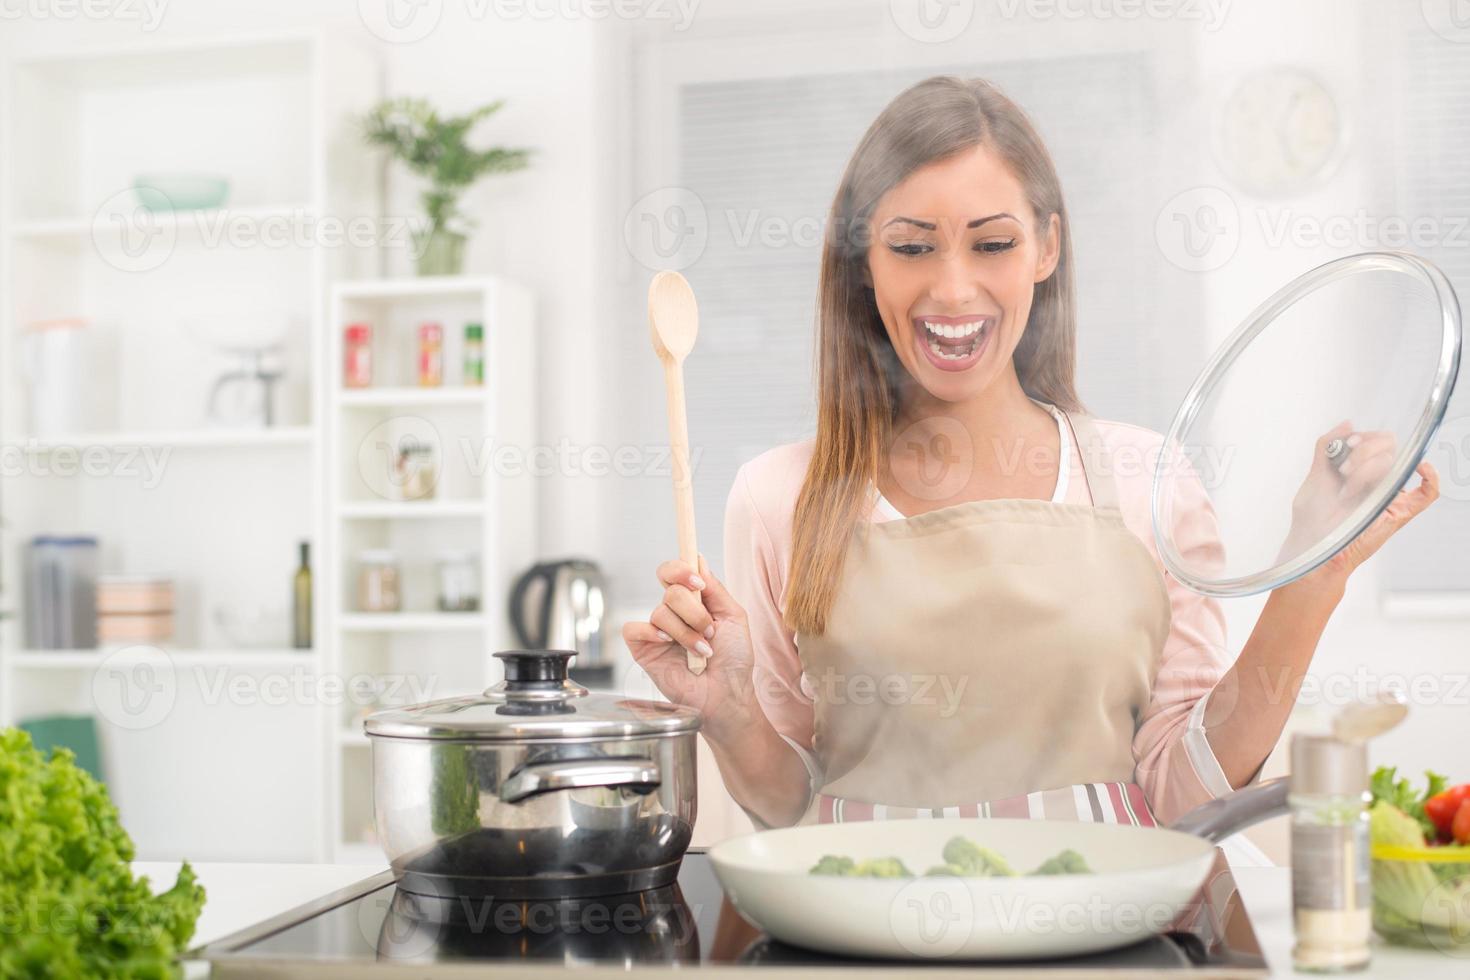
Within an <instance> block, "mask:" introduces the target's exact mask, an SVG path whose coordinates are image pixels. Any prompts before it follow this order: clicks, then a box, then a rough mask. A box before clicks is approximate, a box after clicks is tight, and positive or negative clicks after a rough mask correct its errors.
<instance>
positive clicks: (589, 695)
mask: <svg viewBox="0 0 1470 980" xmlns="http://www.w3.org/2000/svg"><path fill="white" fill-rule="evenodd" d="M495 656H496V658H497V659H500V660H502V662H503V663H504V665H505V680H502V681H501V682H499V683H497V684H494V685H492V686H491V687H490V688H488V689H487V690H485V691H484V692H482V693H480V694H472V695H461V696H459V697H452V698H443V699H440V700H437V701H429V702H426V703H423V704H418V705H408V706H406V707H403V708H389V709H385V710H383V711H379V712H375V713H374V714H372V715H369V716H368V717H367V718H366V719H364V722H363V730H364V731H365V732H366V733H367V734H368V735H370V736H378V737H386V738H401V739H429V740H448V741H457V742H497V743H507V742H512V743H514V742H596V741H605V740H626V739H633V738H646V737H659V736H666V735H679V734H683V733H685V732H693V731H697V730H698V729H699V726H700V721H701V715H700V713H699V712H698V711H697V710H696V709H694V708H690V707H687V706H684V705H678V704H674V703H672V702H668V701H641V700H638V699H636V698H626V697H620V696H618V695H615V694H609V693H601V692H591V691H588V690H587V689H586V688H585V687H583V686H581V685H580V684H578V683H576V682H575V681H574V680H572V679H571V678H570V677H568V674H567V667H568V664H569V661H570V660H571V659H572V658H573V657H575V656H576V653H575V652H574V651H569V650H503V651H500V652H498V653H496V654H495ZM558 703H560V704H564V705H566V706H567V708H568V710H567V711H565V712H560V713H559V712H556V711H555V710H554V706H555V705H556V704H558ZM512 704H515V705H522V706H524V708H523V710H524V711H525V713H522V714H515V713H512V714H506V713H502V712H503V710H504V709H505V707H506V706H508V705H512Z"/></svg>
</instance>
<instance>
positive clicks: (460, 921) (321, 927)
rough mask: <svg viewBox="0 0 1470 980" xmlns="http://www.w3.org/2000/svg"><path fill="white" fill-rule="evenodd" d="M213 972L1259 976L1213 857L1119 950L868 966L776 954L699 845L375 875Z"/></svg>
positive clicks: (209, 955)
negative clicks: (662, 853)
mask: <svg viewBox="0 0 1470 980" xmlns="http://www.w3.org/2000/svg"><path fill="white" fill-rule="evenodd" d="M199 955H200V956H201V957H202V958H203V959H205V960H208V961H209V962H210V964H211V966H212V974H213V976H215V977H220V978H225V980H229V978H234V977H261V976H269V977H281V978H290V977H304V978H305V977H310V978H318V977H357V976H362V975H364V974H366V975H369V976H403V977H425V978H435V977H468V976H483V975H486V974H491V975H493V974H496V973H500V974H503V975H507V976H509V975H517V976H520V975H527V974H531V975H535V974H536V973H540V972H543V971H549V970H550V969H553V968H555V969H563V970H565V969H573V970H576V971H578V975H579V976H585V977H592V976H597V975H602V974H606V975H609V976H610V975H612V974H614V973H617V974H619V975H626V974H627V973H629V972H642V973H647V974H666V973H667V972H668V971H669V970H671V969H715V970H720V969H724V970H747V969H748V970H756V971H763V972H762V973H761V975H762V976H766V977H773V978H774V977H779V976H782V975H783V974H795V973H797V972H800V973H801V974H802V975H803V976H811V975H813V974H823V975H834V976H835V973H831V972H830V971H834V970H840V971H841V972H842V973H843V975H846V976H851V975H857V976H859V977H888V976H892V977H908V976H912V975H914V974H916V973H923V974H925V975H928V976H934V977H941V976H945V975H947V974H956V975H958V974H959V973H964V974H966V975H971V976H973V975H975V974H977V973H979V974H985V975H989V976H1005V975H1024V976H1028V977H1035V976H1038V975H1046V976H1088V975H1099V974H1112V975H1114V976H1134V975H1137V974H1146V975H1148V976H1160V977H1161V976H1169V975H1171V974H1172V975H1177V976H1187V977H1227V976H1228V977H1259V976H1266V975H1267V973H1268V969H1267V965H1266V961H1265V958H1264V956H1263V955H1262V953H1261V948H1260V944H1259V943H1258V941H1257V939H1256V935H1255V931H1254V930H1253V929H1252V928H1251V923H1250V919H1249V918H1248V917H1247V916H1246V912H1245V906H1244V904H1243V903H1242V902H1241V899H1240V895H1239V892H1238V891H1237V890H1236V887H1235V879H1234V877H1233V875H1231V873H1230V867H1229V865H1228V863H1227V862H1226V860H1225V856H1224V854H1223V853H1222V852H1221V851H1220V850H1219V848H1216V850H1215V865H1214V867H1213V869H1212V870H1211V872H1210V876H1209V878H1208V879H1207V880H1206V882H1205V884H1204V885H1203V886H1202V887H1201V889H1200V893H1199V894H1198V895H1197V896H1196V898H1195V899H1194V901H1193V902H1191V903H1190V906H1189V912H1188V913H1187V914H1186V915H1184V916H1181V918H1180V919H1179V920H1177V921H1176V922H1175V923H1174V924H1173V926H1172V928H1171V929H1170V930H1169V931H1167V932H1165V933H1163V934H1161V935H1158V936H1154V937H1151V938H1149V939H1146V940H1144V941H1142V942H1138V943H1135V944H1133V945H1131V946H1127V947H1124V948H1122V949H1116V950H1111V951H1108V952H1106V953H1096V954H1091V955H1086V956H1070V957H1063V958H1057V959H1045V960H987V961H979V962H977V961H954V960H937V959H936V960H901V961H899V960H873V959H850V958H844V957H840V956H832V955H829V954H826V953H819V952H814V951H809V950H805V949H800V948H797V947H794V946H789V945H787V944H785V943H782V942H779V941H778V940H776V939H773V938H772V937H770V936H768V935H766V934H764V933H763V932H761V930H759V929H758V928H756V927H755V926H753V925H751V924H750V923H749V922H748V921H747V920H746V919H744V918H743V917H742V916H741V915H740V914H739V913H738V912H736V911H735V908H734V906H733V905H731V904H730V902H729V901H728V900H727V899H726V898H725V896H724V893H723V892H722V890H721V889H720V883H719V881H718V879H716V877H715V874H714V870H713V868H712V867H711V865H710V861H709V856H708V855H707V853H706V849H705V848H691V849H690V850H689V852H688V853H687V854H686V855H685V857H684V861H683V863H682V865H681V866H680V870H679V877H678V880H677V881H676V882H675V883H674V884H672V885H669V886H667V887H664V888H656V889H651V890H649V891H644V892H635V893H630V894H626V895H612V896H600V897H597V898H581V899H530V900H499V901H492V900H488V899H474V900H459V901H455V900H445V899H435V900H430V899H424V898H422V897H420V896H416V895H414V894H413V893H411V892H407V891H403V890H400V889H399V888H397V886H396V885H395V883H394V879H393V873H392V872H391V871H383V872H380V873H379V874H376V875H374V876H372V877H370V878H367V879H365V880H363V881H361V882H358V883H357V884H355V885H351V886H349V887H347V888H344V889H341V890H340V891H337V892H334V893H332V894H330V895H326V896H323V897H322V898H320V899H318V900H316V901H314V902H311V903H308V904H307V905H304V906H301V907H300V908H296V909H293V910H291V911H289V912H286V913H283V914H282V915H279V916H276V917H275V918H272V919H270V920H267V921H265V922H262V923H260V924H259V925H256V926H253V927H251V928H249V929H246V930H243V931H241V932H238V933H236V934H234V935H232V936H227V937H225V938H223V939H220V940H218V941H216V942H214V943H211V944H209V945H208V946H206V947H205V948H204V949H203V950H202V951H201V953H200V954H199Z"/></svg>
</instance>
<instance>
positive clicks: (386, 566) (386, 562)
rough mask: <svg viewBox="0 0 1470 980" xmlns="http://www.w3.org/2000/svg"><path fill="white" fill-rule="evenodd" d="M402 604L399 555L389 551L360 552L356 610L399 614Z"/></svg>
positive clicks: (358, 556) (358, 557)
mask: <svg viewBox="0 0 1470 980" xmlns="http://www.w3.org/2000/svg"><path fill="white" fill-rule="evenodd" d="M402 602H403V594H402V590H401V588H400V585H399V574H398V555H397V553H396V552H393V551H388V550H386V549H377V550H372V551H362V552H359V553H358V555H357V608H358V609H359V610H361V611H362V612H397V611H398V610H399V608H400V607H401V606H402Z"/></svg>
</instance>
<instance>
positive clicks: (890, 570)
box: [623, 78, 1438, 826]
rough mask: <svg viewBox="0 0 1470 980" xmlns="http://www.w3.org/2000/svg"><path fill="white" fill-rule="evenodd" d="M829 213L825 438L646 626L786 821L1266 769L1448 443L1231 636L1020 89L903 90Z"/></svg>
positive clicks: (1044, 804) (824, 290)
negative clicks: (1252, 624)
mask: <svg viewBox="0 0 1470 980" xmlns="http://www.w3.org/2000/svg"><path fill="white" fill-rule="evenodd" d="M830 228H831V230H832V232H833V234H831V235H829V237H828V241H827V243H826V247H825V248H824V251H823V256H822V272H821V285H820V299H819V310H820V313H819V323H818V331H819V370H818V375H819V377H818V387H819V392H818V397H819V414H818V422H817V435H816V438H815V440H812V441H808V442H804V443H799V444H795V445H788V446H781V447H778V448H776V449H773V450H771V451H769V452H767V453H765V454H764V455H762V456H760V457H758V458H756V459H754V460H752V461H750V462H749V463H747V464H745V466H743V467H742V468H741V470H740V472H739V474H738V475H737V476H736V480H735V485H734V487H733V489H732V490H731V492H730V499H729V505H728V511H727V516H726V529H725V534H726V538H725V556H726V561H727V563H728V584H726V583H722V582H721V581H720V580H719V579H718V578H716V577H715V576H714V575H713V574H712V572H711V570H710V569H709V567H708V566H707V565H706V564H705V563H704V562H703V561H702V560H701V562H700V567H699V568H698V569H697V570H696V569H693V568H690V567H688V565H686V564H683V563H680V562H677V561H670V562H665V563H664V564H662V565H660V566H659V569H658V577H659V581H660V583H661V584H662V585H663V586H664V588H665V592H664V598H663V602H662V603H661V604H660V605H659V606H658V608H656V609H655V610H653V612H652V614H651V615H650V616H649V619H648V621H647V622H634V623H629V624H627V625H626V626H625V627H624V629H623V636H624V638H625V640H626V641H627V642H628V645H629V648H630V649H631V651H632V653H633V656H634V657H635V658H636V659H637V661H638V662H639V663H640V664H641V665H642V666H643V667H644V668H645V669H646V670H647V671H648V672H649V674H650V675H651V676H652V677H653V680H654V682H655V683H656V684H657V685H658V687H659V688H660V690H662V691H663V693H664V694H665V695H666V696H667V697H668V698H669V699H670V700H672V701H676V702H679V703H684V704H690V705H693V706H695V707H698V708H700V709H701V710H702V711H703V712H704V716H705V724H704V729H703V731H704V734H705V736H706V738H707V739H708V741H709V744H710V746H711V748H712V749H713V752H714V756H715V759H716V760H717V762H718V764H719V767H720V771H721V774H722V776H723V777H724V780H725V784H726V786H727V788H728V789H729V791H730V793H731V794H732V796H733V797H734V798H735V800H736V801H737V802H738V803H739V804H740V805H741V806H742V807H743V808H744V809H745V811H746V812H747V813H748V814H749V815H750V816H751V817H752V818H753V819H754V820H755V821H756V822H757V823H758V824H760V825H763V826H782V825H789V824H793V823H797V822H815V821H834V820H843V819H872V818H883V817H921V816H932V815H947V814H961V815H975V814H984V815H993V816H1022V817H1024V816H1033V817H1052V818H1062V819H1093V820H1116V821H1120V822H1133V823H1140V824H1152V823H1154V822H1155V821H1158V822H1160V823H1169V822H1171V821H1173V820H1174V819H1175V818H1176V817H1178V816H1179V815H1180V814H1182V813H1183V812H1185V811H1187V810H1189V809H1192V808H1193V807H1194V806H1196V805H1198V804H1200V803H1202V802H1205V801H1206V800H1208V799H1210V798H1212V797H1214V796H1218V795H1221V794H1223V793H1226V792H1229V791H1230V790H1231V789H1233V788H1237V787H1240V786H1242V785H1245V784H1246V783H1248V782H1250V781H1252V780H1253V779H1254V778H1255V777H1256V776H1257V775H1258V773H1259V770H1260V767H1261V764H1262V763H1263V762H1264V761H1265V759H1266V757H1267V755H1268V754H1269V753H1270V751H1271V749H1272V747H1273V746H1274V745H1275V744H1276V741H1277V738H1278V737H1279V735H1280V734H1281V730H1282V727H1283V726H1284V724H1285V722H1286V718H1287V714H1288V712H1289V711H1290V709H1291V706H1292V703H1293V702H1294V700H1295V696H1296V693H1297V691H1298V690H1299V687H1300V683H1301V680H1302V678H1303V677H1304V676H1305V674H1306V671H1307V666H1308V664H1309V663H1310V661H1311V658H1312V654H1313V651H1314V650H1315V647H1316V644H1317V641H1318V639H1319V637H1320V636H1321V633H1322V630H1323V627H1324V626H1325V624H1326V622H1327V619H1328V617H1329V615H1330V614H1331V613H1332V611H1333V609H1334V607H1335V606H1336V605H1337V603H1338V601H1339V600H1340V599H1341V597H1342V595H1343V592H1344V588H1345V583H1346V580H1347V577H1348V575H1349V573H1350V572H1351V571H1352V570H1353V569H1354V568H1355V567H1357V566H1358V565H1359V564H1361V563H1362V562H1363V561H1364V560H1365V559H1366V558H1368V557H1369V556H1370V555H1371V554H1372V553H1373V552H1375V551H1376V550H1377V549H1378V547H1379V546H1381V545H1382V543H1383V542H1384V541H1385V540H1386V539H1387V538H1388V537H1389V536H1390V535H1392V534H1393V533H1394V532H1395V531H1396V530H1397V529H1398V528H1400V527H1402V526H1403V525H1404V524H1405V523H1406V522H1407V521H1408V520H1410V519H1411V518H1412V517H1413V516H1415V515H1416V514H1418V513H1419V512H1421V511H1422V510H1423V509H1424V508H1425V507H1427V506H1428V505H1429V504H1430V503H1432V502H1433V501H1434V499H1436V497H1437V496H1438V476H1437V474H1436V473H1435V472H1434V470H1433V468H1432V467H1431V466H1429V465H1428V464H1427V463H1426V464H1421V466H1420V467H1419V474H1420V483H1419V485H1418V486H1417V487H1416V488H1415V489H1414V490H1413V491H1412V492H1411V491H1408V490H1405V491H1403V492H1401V493H1400V494H1399V497H1398V499H1397V500H1395V501H1394V502H1393V503H1392V505H1391V506H1390V507H1389V508H1388V509H1387V511H1386V512H1385V513H1384V514H1382V515H1381V516H1380V518H1379V519H1378V520H1377V521H1376V522H1375V523H1374V524H1373V525H1372V526H1370V527H1369V528H1368V529H1367V530H1366V531H1364V532H1363V533H1362V534H1361V535H1359V536H1358V538H1357V539H1356V540H1354V541H1353V542H1352V543H1351V544H1350V545H1349V546H1348V547H1347V548H1346V549H1344V550H1343V551H1342V552H1340V553H1339V554H1338V555H1337V556H1336V557H1334V558H1333V559H1332V560H1331V561H1330V562H1328V563H1326V564H1324V565H1322V566H1321V567H1319V568H1318V569H1316V570H1315V571H1313V572H1312V573H1311V574H1309V575H1306V576H1304V577H1302V578H1299V579H1297V580H1296V581H1295V582H1293V583H1291V584H1289V585H1287V586H1283V587H1282V588H1278V589H1276V590H1275V591H1274V592H1273V593H1272V594H1271V596H1270V597H1269V600H1268V601H1267V603H1266V605H1265V608H1264V610H1263V611H1262V613H1261V617H1260V620H1259V622H1258V623H1257V625H1256V628H1255V630H1254V632H1253V633H1252V634H1251V637H1250V640H1249V641H1248V642H1247V643H1246V645H1245V648H1244V649H1243V650H1242V651H1241V653H1240V655H1239V657H1238V659H1237V660H1236V662H1235V664H1234V665H1233V666H1231V665H1230V662H1229V661H1230V658H1229V656H1228V654H1227V651H1226V646H1225V628H1224V619H1223V616H1222V613H1221V609H1220V606H1219V604H1218V602H1216V601H1214V600H1212V599H1209V598H1207V597H1204V596H1201V595H1198V594H1196V593H1193V592H1190V591H1189V590H1187V589H1185V588H1184V587H1183V586H1182V585H1180V584H1179V583H1178V582H1177V581H1175V580H1174V579H1173V578H1172V577H1169V576H1167V575H1166V574H1165V573H1164V572H1163V568H1162V564H1161V563H1160V561H1159V560H1158V557H1157V554H1156V552H1155V550H1154V543H1153V536H1152V531H1151V525H1150V513H1149V493H1150V479H1151V472H1152V470H1151V467H1150V466H1149V465H1146V464H1147V462H1148V461H1149V460H1150V458H1151V457H1150V455H1149V454H1150V451H1154V450H1157V449H1158V447H1159V446H1160V444H1161V443H1162V438H1161V437H1160V436H1159V435H1158V434H1157V433H1154V432H1150V431H1148V430H1145V429H1141V428H1138V427H1136V426H1132V425H1126V424H1123V423H1118V422H1106V421H1102V420H1098V419H1093V418H1090V417H1089V416H1088V415H1086V414H1085V413H1084V411H1083V410H1082V407H1081V405H1080V403H1079V401H1078V399H1077V395H1076V393H1075V391H1074V388H1073V374H1074V370H1073V369H1074V360H1075V332H1076V325H1075V311H1074V306H1073V285H1072V268H1071V261H1072V260H1071V242H1070V232H1069V229H1068V225H1067V212H1066V208H1065V205H1064V203H1063V200H1062V192H1061V187H1060V184H1059V183H1058V180H1057V176H1056V172H1055V169H1054V167H1053V165H1052V162H1051V160H1050V157H1049V155H1048V153H1047V151H1046V149H1045V147H1044V146H1043V144H1042V142H1041V140H1040V138H1039V137H1038V135H1037V133H1036V131H1035V130H1034V129H1033V128H1032V126H1031V124H1030V122H1029V121H1028V120H1027V118H1026V116H1025V115H1024V114H1023V113H1022V112H1021V110H1020V109H1019V108H1018V107H1017V106H1016V105H1014V104H1013V103H1012V102H1010V101H1009V100H1008V99H1007V98H1005V96H1003V95H1002V94H1001V93H1000V92H998V91H997V90H996V89H995V88H994V87H992V86H991V85H989V84H987V83H986V82H984V81H980V80H969V81H964V80H960V79H955V78H933V79H929V80H928V81H925V82H922V83H920V84H918V85H916V86H914V87H913V88H911V89H909V90H908V91H906V92H904V93H902V94H901V95H899V96H898V97H897V98H896V99H895V100H894V101H893V102H892V103H891V104H890V105H889V106H888V107H887V108H886V109H885V110H884V111H883V113H882V114H881V115H880V116H879V117H878V119H877V120H876V121H875V122H874V123H873V125H872V127H871V128H870V129H869V130H868V132H867V134H866V135H865V136H864V137H863V140H862V142H861V144H860V145H859V146H858V148H857V151H856V152H855V153H854V155H853V157H852V160H851V161H850V162H849V164H848V167H847V170H846V172H845V174H844V175H843V178H842V183H841V186H840V187H839V188H838V191H837V197H836V200H835V202H834V204H833V207H832V213H831V221H830ZM1349 432H1350V429H1349V428H1348V427H1346V426H1344V427H1339V428H1338V429H1335V430H1334V431H1333V432H1331V433H1329V434H1328V435H1327V436H1326V437H1324V444H1325V439H1327V438H1337V437H1338V436H1344V437H1346V436H1347V435H1348V434H1349ZM1387 439H1388V437H1387V435H1386V434H1382V435H1380V434H1375V433H1359V434H1355V436H1354V438H1351V439H1349V440H1348V442H1349V444H1350V445H1351V446H1353V448H1352V450H1351V452H1352V454H1353V457H1354V459H1353V461H1352V462H1350V463H1347V464H1344V465H1343V467H1342V469H1341V470H1340V471H1339V472H1341V473H1353V467H1356V473H1353V475H1351V476H1347V477H1343V476H1337V477H1334V478H1335V479H1339V480H1342V481H1343V482H1345V483H1346V484H1350V485H1352V486H1353V487H1355V488H1361V487H1362V486H1365V485H1367V483H1366V481H1370V480H1372V479H1374V474H1375V473H1376V474H1378V475H1381V474H1382V472H1383V469H1382V465H1383V463H1384V462H1385V461H1386V459H1387V458H1391V455H1392V453H1391V448H1392V447H1391V442H1387V441H1386V440H1387ZM1192 486H1193V487H1195V488H1196V489H1197V493H1196V494H1195V497H1194V499H1193V500H1190V501H1186V502H1185V504H1184V505H1183V506H1181V507H1179V508H1177V511H1178V513H1179V514H1180V516H1179V524H1178V526H1176V527H1175V529H1174V536H1175V540H1176V542H1178V544H1179V547H1180V548H1181V550H1182V551H1184V552H1185V553H1186V554H1187V555H1189V556H1190V557H1191V558H1192V559H1194V560H1205V561H1207V560H1210V558H1211V556H1212V555H1217V554H1219V553H1220V545H1219V542H1218V538H1217V536H1216V533H1215V522H1214V517H1213V512H1212V510H1211V508H1210V505H1209V501H1208V498H1207V497H1206V496H1205V493H1204V490H1203V487H1202V486H1201V485H1200V484H1199V482H1198V481H1194V483H1193V484H1192ZM1333 491H1334V495H1335V493H1336V491H1337V488H1336V487H1333ZM689 651H693V652H696V653H698V654H701V655H703V656H704V657H706V658H708V667H707V669H706V670H705V671H704V672H703V673H700V674H696V673H694V672H693V671H691V670H690V669H689V667H688V666H687V663H686V653H687V652H689ZM1227 668H1228V669H1227Z"/></svg>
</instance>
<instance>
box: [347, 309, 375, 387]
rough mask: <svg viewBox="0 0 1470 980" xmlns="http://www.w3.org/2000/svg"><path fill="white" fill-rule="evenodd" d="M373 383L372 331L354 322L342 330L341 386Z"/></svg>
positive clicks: (364, 385)
mask: <svg viewBox="0 0 1470 980" xmlns="http://www.w3.org/2000/svg"><path fill="white" fill-rule="evenodd" d="M372 383H373V331H372V328H371V327H369V326H368V325H367V324H366V323H354V324H351V325H350V326H348V327H347V329H346V330H345V331H343V345H342V386H343V387H344V388H366V387H368V386H369V385H371V384H372Z"/></svg>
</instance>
